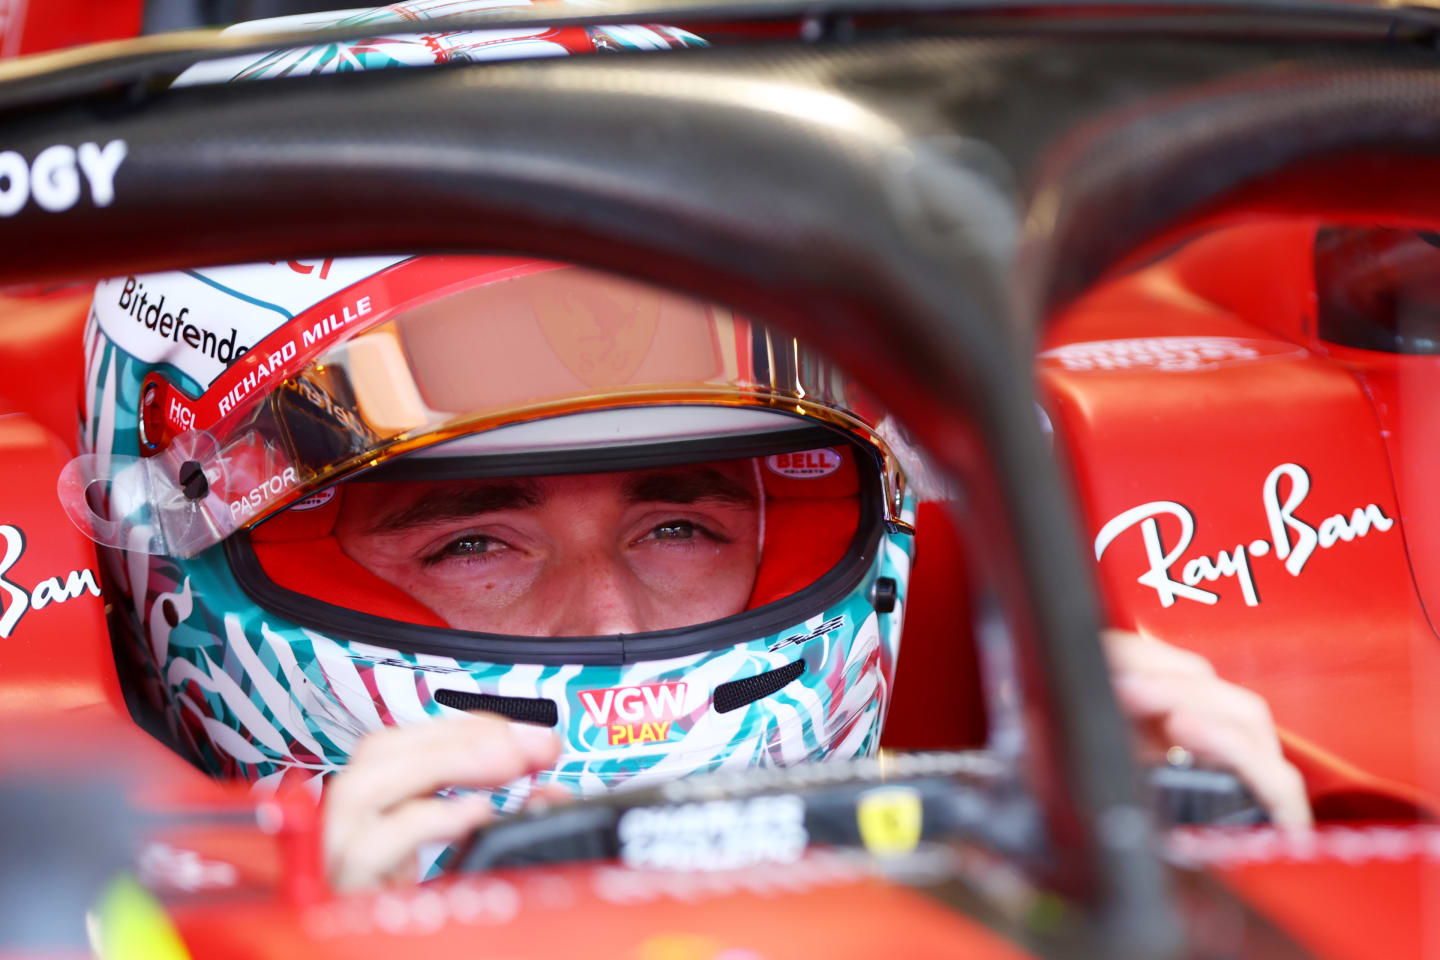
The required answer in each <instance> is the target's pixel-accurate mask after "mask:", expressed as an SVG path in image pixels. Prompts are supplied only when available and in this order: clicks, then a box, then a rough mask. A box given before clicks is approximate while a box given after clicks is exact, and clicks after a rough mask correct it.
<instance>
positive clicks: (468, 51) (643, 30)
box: [175, 0, 704, 86]
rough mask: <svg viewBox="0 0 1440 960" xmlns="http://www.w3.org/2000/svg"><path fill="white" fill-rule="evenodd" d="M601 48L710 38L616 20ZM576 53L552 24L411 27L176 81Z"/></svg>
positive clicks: (511, 3) (403, 6)
mask: <svg viewBox="0 0 1440 960" xmlns="http://www.w3.org/2000/svg"><path fill="white" fill-rule="evenodd" d="M529 6H537V5H536V4H532V3H531V2H530V0H407V2H404V3H394V4H390V5H389V6H385V7H367V8H360V9H351V10H332V11H328V12H324V13H310V14H300V15H297V16H290V17H273V18H271V19H268V20H253V21H250V22H249V23H241V24H236V25H235V26H233V27H229V28H227V29H226V30H225V31H224V32H225V33H226V34H227V35H232V36H233V35H242V36H243V35H252V34H265V33H283V32H288V31H294V30H307V29H308V30H314V29H324V28H327V27H349V26H355V27H363V26H365V25H367V24H372V23H373V24H376V25H377V26H384V25H386V24H405V25H407V26H408V27H409V28H410V29H411V30H414V29H415V24H416V23H417V22H420V21H425V20H436V19H440V18H446V17H459V16H464V15H466V14H476V13H484V12H485V11H487V10H498V9H507V8H515V7H529ZM566 7H574V8H576V9H575V11H574V12H575V13H577V14H579V13H585V12H590V13H593V12H596V9H597V5H595V4H590V3H577V2H573V0H571V2H547V3H545V4H544V9H546V10H552V11H556V12H557V13H568V12H569V11H566V10H565V8H566ZM588 29H589V30H590V33H591V38H592V41H593V45H594V47H593V48H594V49H597V50H625V49H632V50H663V49H666V48H669V47H681V46H703V45H704V41H703V40H701V39H700V38H699V37H697V36H695V35H694V34H692V33H690V32H688V31H686V30H681V29H679V28H676V27H665V26H660V25H656V24H649V25H645V26H639V25H614V26H603V27H592V28H588ZM572 52H574V51H573V50H572V49H570V47H568V46H567V45H566V44H565V43H563V42H561V41H560V39H559V36H558V32H557V31H556V30H555V29H553V28H550V27H529V28H525V29H518V30H517V29H495V30H460V31H448V32H430V33H424V32H419V33H416V32H412V33H397V34H393V35H388V36H387V35H381V36H376V37H372V38H369V39H366V40H361V41H356V42H351V43H339V44H336V43H322V44H316V45H314V46H310V47H295V48H293V49H289V50H280V51H271V52H269V53H265V54H262V55H258V56H257V55H255V54H243V55H241V56H235V57H225V58H223V59H220V60H210V61H206V62H204V63H198V64H195V65H194V66H192V67H190V68H189V69H188V70H186V71H185V72H184V73H182V74H181V75H180V77H179V78H178V79H177V80H176V81H175V83H176V85H179V86H189V85H192V84H203V83H228V82H230V81H232V80H253V79H260V78H264V77H281V76H304V75H307V74H315V73H337V72H343V71H346V70H371V69H375V68H376V67H393V66H428V65H433V64H437V63H448V62H456V61H458V62H466V61H472V60H513V59H520V58H526V59H529V58H535V57H563V56H566V55H567V54H569V53H572Z"/></svg>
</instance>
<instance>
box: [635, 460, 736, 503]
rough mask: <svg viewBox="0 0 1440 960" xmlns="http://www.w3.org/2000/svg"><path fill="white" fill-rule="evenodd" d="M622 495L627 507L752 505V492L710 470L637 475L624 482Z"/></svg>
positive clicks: (695, 469) (704, 468)
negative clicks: (716, 502)
mask: <svg viewBox="0 0 1440 960" xmlns="http://www.w3.org/2000/svg"><path fill="white" fill-rule="evenodd" d="M624 495H625V500H626V502H627V503H701V502H702V501H711V500H719V501H724V502H727V503H739V504H751V503H754V502H755V491H754V490H751V489H750V488H748V487H746V486H744V485H743V484H740V483H737V482H736V481H734V480H732V479H731V478H730V477H727V476H725V474H723V473H721V472H720V471H719V470H716V469H714V468H713V467H693V468H691V469H688V470H671V471H665V472H663V473H662V472H656V473H641V474H637V475H636V476H632V477H629V478H627V479H626V481H625V486H624Z"/></svg>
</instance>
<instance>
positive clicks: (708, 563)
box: [630, 543, 755, 629]
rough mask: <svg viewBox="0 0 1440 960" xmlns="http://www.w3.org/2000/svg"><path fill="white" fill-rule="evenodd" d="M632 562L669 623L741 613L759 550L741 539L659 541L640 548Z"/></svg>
mask: <svg viewBox="0 0 1440 960" xmlns="http://www.w3.org/2000/svg"><path fill="white" fill-rule="evenodd" d="M630 566H631V570H632V571H634V573H635V576H636V578H637V579H638V580H639V581H640V582H641V584H643V585H644V587H645V588H646V590H647V591H648V592H649V593H650V594H651V597H652V599H653V600H654V601H655V603H656V604H657V606H658V607H659V608H660V610H662V611H663V614H662V619H664V620H665V621H667V622H666V627H680V626H690V625H692V624H697V623H704V622H706V621H709V620H718V619H720V618H721V617H728V616H731V615H732V614H736V613H739V612H740V611H742V610H744V609H745V605H746V603H747V602H748V601H749V599H750V591H751V589H752V588H753V587H754V586H755V551H754V549H753V548H747V546H742V545H740V544H739V543H732V544H704V545H701V546H698V547H696V548H676V547H667V546H659V545H656V546H652V547H650V548H649V549H646V550H642V551H638V554H637V555H636V556H635V557H633V558H632V561H631V565H630ZM652 629H663V628H661V627H652Z"/></svg>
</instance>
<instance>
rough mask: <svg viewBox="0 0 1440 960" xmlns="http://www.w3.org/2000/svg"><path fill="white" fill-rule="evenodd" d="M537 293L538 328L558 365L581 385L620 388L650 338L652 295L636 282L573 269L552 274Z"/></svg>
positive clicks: (654, 312)
mask: <svg viewBox="0 0 1440 960" xmlns="http://www.w3.org/2000/svg"><path fill="white" fill-rule="evenodd" d="M552 276H553V277H554V281H553V282H552V283H550V284H548V285H547V286H545V287H544V288H543V289H540V290H537V292H536V296H535V300H534V305H535V315H536V318H537V319H538V320H539V322H540V330H541V332H542V333H543V334H544V335H545V340H546V342H548V343H549V344H550V349H552V350H554V351H555V356H556V357H558V358H559V359H560V362H561V363H563V364H565V366H566V367H567V368H568V369H569V370H570V372H571V373H573V374H575V376H576V377H577V378H579V379H580V381H581V382H582V383H584V384H585V385H586V386H587V387H612V386H619V385H621V384H626V383H629V382H630V381H631V378H633V377H634V376H635V371H637V370H638V369H639V368H640V363H641V362H642V361H643V360H644V359H645V355H646V354H647V353H649V352H650V346H651V344H652V343H653V341H654V339H655V328H656V326H657V325H658V322H659V317H660V299H659V297H658V295H657V294H656V293H655V292H654V291H652V290H650V289H648V288H646V287H641V286H639V285H638V284H630V283H626V282H624V281H622V280H620V279H618V278H612V277H606V276H603V275H600V274H593V273H589V272H581V271H576V270H557V271H555V273H554V274H552Z"/></svg>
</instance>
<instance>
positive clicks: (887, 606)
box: [870, 577, 900, 613]
mask: <svg viewBox="0 0 1440 960" xmlns="http://www.w3.org/2000/svg"><path fill="white" fill-rule="evenodd" d="M899 596H900V587H899V585H898V584H896V583H895V581H894V580H891V579H890V578H889V577H881V578H880V579H879V580H876V581H875V586H873V587H871V588H870V602H871V603H872V604H874V605H875V612H876V613H893V612H894V611H895V601H896V600H897V599H899Z"/></svg>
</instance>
